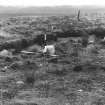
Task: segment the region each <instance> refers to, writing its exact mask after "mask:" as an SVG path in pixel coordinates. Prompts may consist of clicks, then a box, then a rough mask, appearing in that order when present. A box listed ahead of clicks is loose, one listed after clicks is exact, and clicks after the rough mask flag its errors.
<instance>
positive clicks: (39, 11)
mask: <svg viewBox="0 0 105 105" xmlns="http://www.w3.org/2000/svg"><path fill="white" fill-rule="evenodd" d="M78 9H80V10H81V11H82V12H86V13H89V12H90V13H91V12H97V11H98V12H100V11H102V12H104V11H105V8H102V7H97V6H55V7H23V8H22V7H3V6H0V16H9V15H70V14H76V13H77V11H78Z"/></svg>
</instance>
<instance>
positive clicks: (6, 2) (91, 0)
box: [0, 0, 105, 6]
mask: <svg viewBox="0 0 105 105" xmlns="http://www.w3.org/2000/svg"><path fill="white" fill-rule="evenodd" d="M0 5H3V6H60V5H73V6H75V5H76V6H77V5H97V6H98V5H99V6H105V0H0Z"/></svg>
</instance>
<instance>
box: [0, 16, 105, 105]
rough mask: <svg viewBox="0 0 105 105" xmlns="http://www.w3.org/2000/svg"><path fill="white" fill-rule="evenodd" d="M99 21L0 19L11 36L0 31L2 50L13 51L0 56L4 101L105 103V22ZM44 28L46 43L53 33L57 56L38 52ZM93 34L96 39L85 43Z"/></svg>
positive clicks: (25, 104)
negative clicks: (46, 35) (46, 37)
mask: <svg viewBox="0 0 105 105" xmlns="http://www.w3.org/2000/svg"><path fill="white" fill-rule="evenodd" d="M101 20H102V19H101V18H100V21H97V20H89V19H88V18H86V17H85V18H83V19H81V21H77V20H76V17H72V18H71V17H69V16H58V17H56V16H52V17H14V18H8V19H6V20H4V21H1V25H0V26H1V31H0V32H4V34H7V33H8V35H9V36H8V37H7V36H6V35H4V36H3V34H2V35H1V34H0V35H1V38H2V40H0V43H1V44H0V50H3V49H8V50H12V51H14V53H13V55H12V56H11V57H7V56H1V57H0V89H1V90H0V91H1V92H0V94H1V96H0V102H1V103H2V105H105V47H104V44H105V42H104V40H102V38H104V36H105V35H104V34H105V28H104V25H105V24H101ZM103 20H104V19H103ZM51 26H53V30H52V29H51ZM45 32H46V33H47V34H48V35H49V40H50V41H48V43H49V42H51V40H52V38H53V36H54V35H56V36H57V41H52V43H54V44H55V46H56V54H57V55H59V56H58V57H49V56H47V55H46V56H43V54H42V53H40V52H39V51H40V49H41V46H40V45H42V44H43V43H41V42H42V41H41V34H44V33H45ZM93 34H94V35H95V42H94V43H92V44H89V43H88V38H89V37H90V36H91V35H93ZM14 35H15V37H14ZM24 43H25V44H24ZM13 49H14V50H13ZM21 50H26V51H33V52H34V53H32V54H25V53H21V52H20V51H21Z"/></svg>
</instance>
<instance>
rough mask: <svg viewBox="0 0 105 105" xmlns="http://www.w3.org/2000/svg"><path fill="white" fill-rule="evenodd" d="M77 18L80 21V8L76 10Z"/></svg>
mask: <svg viewBox="0 0 105 105" xmlns="http://www.w3.org/2000/svg"><path fill="white" fill-rule="evenodd" d="M77 20H78V21H80V10H78V16H77Z"/></svg>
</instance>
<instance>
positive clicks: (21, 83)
mask: <svg viewBox="0 0 105 105" xmlns="http://www.w3.org/2000/svg"><path fill="white" fill-rule="evenodd" d="M16 84H17V85H24V82H23V81H17V82H16Z"/></svg>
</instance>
